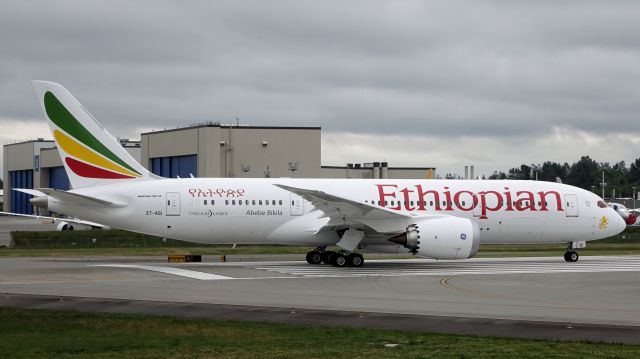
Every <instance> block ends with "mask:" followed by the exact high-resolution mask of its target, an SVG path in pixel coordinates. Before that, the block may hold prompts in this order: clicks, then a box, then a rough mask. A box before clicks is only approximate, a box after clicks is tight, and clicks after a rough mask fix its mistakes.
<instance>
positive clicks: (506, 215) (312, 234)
mask: <svg viewBox="0 0 640 359" xmlns="http://www.w3.org/2000/svg"><path fill="white" fill-rule="evenodd" d="M34 87H35V90H36V94H37V97H38V101H39V102H40V104H41V105H42V108H43V110H44V113H45V115H46V117H47V119H48V120H49V125H50V127H51V131H52V132H53V137H54V138H55V141H56V144H57V147H58V151H59V152H60V156H61V157H62V160H63V163H64V166H65V169H66V171H67V174H68V175H69V180H70V182H71V186H72V188H73V189H72V190H70V191H59V190H54V189H48V188H42V189H34V190H31V189H22V190H21V191H23V192H26V193H29V194H33V195H35V196H36V197H35V198H33V199H32V200H31V203H32V204H34V205H36V206H39V207H42V208H48V209H50V210H53V211H55V212H59V213H65V214H67V215H71V216H76V217H81V218H83V219H86V220H90V221H95V222H97V223H102V224H105V225H108V226H110V227H115V228H122V229H126V230H129V231H133V232H139V233H146V234H151V235H156V236H161V237H168V238H176V239H182V240H187V241H193V242H200V243H221V244H290V245H305V246H310V247H313V248H315V249H313V250H311V251H309V253H308V254H307V256H306V259H307V261H308V262H309V263H311V264H319V263H321V262H325V263H327V262H328V263H331V264H333V265H334V266H338V267H342V266H354V267H359V266H361V265H362V264H363V262H364V259H363V257H362V255H361V254H360V253H359V252H361V251H364V250H371V251H377V252H385V253H398V252H402V251H404V252H407V253H409V252H410V253H414V254H417V255H419V256H421V257H428V258H435V259H465V258H471V257H473V256H474V255H475V254H476V253H477V251H478V247H479V245H480V243H568V249H567V252H566V253H565V260H567V261H571V262H575V261H577V260H578V253H577V252H576V249H577V248H582V247H584V244H585V241H590V240H596V239H601V238H605V237H609V236H613V235H615V234H618V233H620V232H621V231H622V230H624V229H625V223H624V221H623V220H622V218H621V217H620V216H619V215H618V214H617V213H616V212H615V211H614V210H613V209H611V208H609V207H608V206H607V205H606V204H605V202H604V201H603V200H602V199H601V198H599V197H598V196H596V195H595V194H593V193H591V192H589V191H585V190H582V189H580V188H576V187H572V186H568V185H563V184H559V183H553V182H537V181H498V180H496V181H482V180H398V179H361V180H357V179H291V178H280V179H277V178H259V179H258V178H254V179H245V178H180V179H164V178H160V177H158V176H156V175H154V174H152V173H150V172H149V171H147V169H145V168H144V167H143V166H142V165H140V164H139V163H137V162H136V161H135V160H134V159H133V158H132V157H131V156H130V155H129V154H128V153H127V152H126V151H125V150H124V149H123V148H122V147H121V146H120V145H119V144H118V142H117V141H116V140H115V138H114V137H113V136H111V135H110V134H109V133H108V132H107V131H106V130H105V129H104V127H103V126H102V125H101V124H100V123H98V122H97V121H96V120H95V119H94V118H93V117H92V116H91V115H90V114H89V112H87V110H86V109H85V108H84V107H82V105H81V104H80V103H79V102H78V101H77V100H76V99H75V98H74V97H73V96H72V95H71V94H70V93H69V92H68V91H67V90H66V89H65V88H63V87H62V86H61V85H59V84H56V83H52V82H44V81H34ZM329 246H338V247H339V248H340V250H339V251H338V252H333V251H328V250H326V248H327V247H329Z"/></svg>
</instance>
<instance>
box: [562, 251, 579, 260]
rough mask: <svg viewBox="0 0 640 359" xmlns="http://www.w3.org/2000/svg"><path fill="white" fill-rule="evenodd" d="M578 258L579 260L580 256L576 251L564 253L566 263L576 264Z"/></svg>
mask: <svg viewBox="0 0 640 359" xmlns="http://www.w3.org/2000/svg"><path fill="white" fill-rule="evenodd" d="M578 258H580V256H579V255H578V252H576V251H566V252H565V253H564V260H565V261H567V262H577V261H578Z"/></svg>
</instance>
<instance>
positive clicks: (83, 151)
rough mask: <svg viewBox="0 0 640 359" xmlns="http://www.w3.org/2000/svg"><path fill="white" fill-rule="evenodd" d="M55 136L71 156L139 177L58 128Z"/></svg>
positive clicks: (54, 132)
mask: <svg viewBox="0 0 640 359" xmlns="http://www.w3.org/2000/svg"><path fill="white" fill-rule="evenodd" d="M53 137H55V139H56V142H57V143H58V146H60V147H61V148H62V149H63V150H64V151H65V152H66V153H68V154H70V155H71V156H74V157H76V158H78V159H80V160H82V161H84V162H87V163H91V164H93V165H96V166H100V167H102V168H105V169H107V170H111V171H113V172H116V173H119V174H122V175H125V176H127V178H131V177H138V176H137V175H136V174H135V173H133V172H131V171H129V170H127V169H126V168H123V167H122V166H119V165H117V164H115V163H113V162H112V161H109V160H108V159H106V158H104V157H101V156H100V155H98V154H96V153H95V152H92V151H91V150H90V149H88V148H87V147H85V146H83V145H81V144H80V143H78V142H76V141H74V140H73V139H72V138H70V137H69V136H67V135H65V134H64V133H62V132H60V131H58V130H54V131H53ZM74 172H75V171H74Z"/></svg>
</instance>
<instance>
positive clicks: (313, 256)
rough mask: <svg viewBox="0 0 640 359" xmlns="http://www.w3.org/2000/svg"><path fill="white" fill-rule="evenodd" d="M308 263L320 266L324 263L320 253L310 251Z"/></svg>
mask: <svg viewBox="0 0 640 359" xmlns="http://www.w3.org/2000/svg"><path fill="white" fill-rule="evenodd" d="M307 263H309V264H320V263H322V254H321V253H320V252H318V251H310V252H308V253H307Z"/></svg>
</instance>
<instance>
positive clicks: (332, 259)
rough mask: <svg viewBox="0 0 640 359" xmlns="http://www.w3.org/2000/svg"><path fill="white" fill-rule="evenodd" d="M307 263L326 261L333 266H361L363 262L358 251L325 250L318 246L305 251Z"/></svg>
mask: <svg viewBox="0 0 640 359" xmlns="http://www.w3.org/2000/svg"><path fill="white" fill-rule="evenodd" d="M307 263H309V264H320V263H326V264H331V265H332V266H334V267H347V266H349V267H361V266H362V265H363V264H364V257H362V254H359V253H349V252H347V251H340V252H334V251H326V250H324V248H322V247H318V248H316V249H314V250H312V251H310V252H308V253H307Z"/></svg>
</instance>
